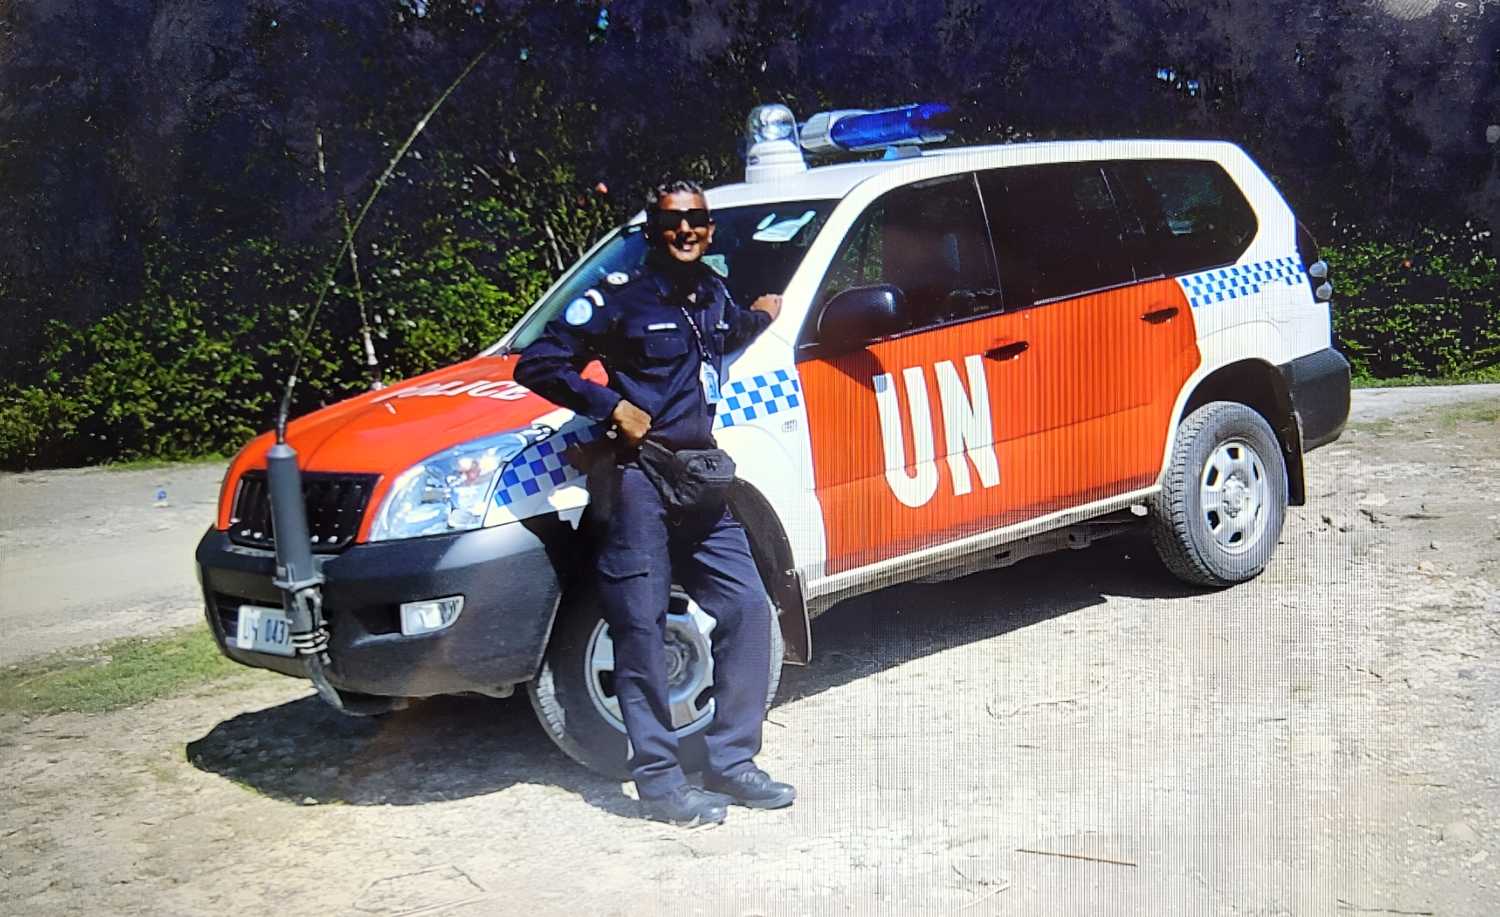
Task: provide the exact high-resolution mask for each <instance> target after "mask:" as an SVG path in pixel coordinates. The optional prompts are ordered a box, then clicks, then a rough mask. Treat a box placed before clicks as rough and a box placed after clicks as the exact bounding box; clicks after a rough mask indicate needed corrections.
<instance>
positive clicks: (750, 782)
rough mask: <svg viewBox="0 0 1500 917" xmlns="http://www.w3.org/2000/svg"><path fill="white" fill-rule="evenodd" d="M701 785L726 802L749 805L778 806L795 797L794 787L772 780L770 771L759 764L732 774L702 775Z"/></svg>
mask: <svg viewBox="0 0 1500 917" xmlns="http://www.w3.org/2000/svg"><path fill="white" fill-rule="evenodd" d="M703 788H704V789H705V790H708V791H709V792H710V793H713V794H716V795H718V796H720V797H724V798H726V799H727V800H728V801H729V802H733V803H735V804H737V805H742V806H748V807H749V808H752V809H780V808H782V807H784V806H789V805H791V804H792V800H794V799H796V798H797V788H796V787H794V786H792V785H791V784H790V783H778V782H776V781H775V780H772V779H771V775H770V774H768V773H766V772H765V771H763V770H761V769H760V768H758V767H752V768H750V769H749V770H747V771H744V772H743V773H739V774H735V775H734V776H733V777H713V776H708V777H704V778H703Z"/></svg>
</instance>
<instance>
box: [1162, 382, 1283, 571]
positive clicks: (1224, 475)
mask: <svg viewBox="0 0 1500 917" xmlns="http://www.w3.org/2000/svg"><path fill="white" fill-rule="evenodd" d="M1286 501H1287V479H1286V462H1285V461H1284V460H1283V458H1282V455H1281V446H1280V443H1279V442H1278V441H1277V439H1276V434H1275V433H1273V432H1272V431H1271V427H1270V425H1269V424H1267V423H1266V421H1265V418H1263V417H1261V416H1260V414H1258V413H1256V412H1255V411H1254V410H1252V409H1251V408H1249V407H1246V406H1245V405H1243V404H1237V403H1234V402H1229V401H1214V402H1210V403H1209V404H1206V405H1204V406H1203V407H1201V408H1198V409H1197V410H1196V411H1194V412H1193V413H1192V414H1190V415H1188V417H1187V418H1186V419H1184V420H1183V421H1182V423H1181V424H1180V425H1179V426H1178V428H1177V441H1176V444H1175V445H1174V446H1173V449H1172V461H1171V465H1170V467H1169V468H1168V469H1167V476H1166V479H1165V481H1164V482H1163V485H1162V489H1161V492H1160V493H1158V494H1157V495H1156V497H1155V498H1154V499H1153V501H1152V507H1151V509H1152V513H1151V516H1152V532H1151V534H1152V541H1153V542H1154V543H1155V545H1156V552H1157V554H1159V555H1160V556H1161V559H1162V562H1163V563H1164V564H1165V565H1166V567H1167V569H1168V570H1170V571H1171V572H1172V574H1173V575H1175V576H1176V577H1177V578H1178V579H1181V580H1183V581H1185V582H1188V583H1192V584H1194V585H1198V586H1214V587H1223V586H1231V585H1234V584H1235V583H1242V582H1245V581H1246V580H1249V579H1252V578H1254V577H1255V576H1257V575H1258V574H1259V573H1260V572H1261V571H1262V570H1264V569H1265V567H1266V564H1267V563H1268V562H1269V561H1270V559H1271V554H1272V553H1273V552H1274V551H1275V550H1276V543H1277V541H1278V539H1279V538H1280V537H1281V526H1282V523H1283V522H1284V521H1285V519H1286Z"/></svg>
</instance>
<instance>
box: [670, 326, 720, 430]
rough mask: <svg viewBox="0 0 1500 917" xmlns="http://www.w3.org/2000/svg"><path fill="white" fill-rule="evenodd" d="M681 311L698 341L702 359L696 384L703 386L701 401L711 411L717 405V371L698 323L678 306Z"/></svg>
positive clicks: (718, 396) (718, 394)
mask: <svg viewBox="0 0 1500 917" xmlns="http://www.w3.org/2000/svg"><path fill="white" fill-rule="evenodd" d="M678 308H679V309H681V310H682V317H683V318H685V319H687V323H688V327H689V328H691V329H693V337H695V338H697V339H698V353H699V354H700V355H701V356H702V357H703V359H702V361H701V362H699V364H698V383H699V384H700V385H702V386H703V400H704V402H706V403H707V404H708V406H709V408H710V411H712V408H713V406H714V405H716V404H718V403H719V400H720V393H719V371H718V370H717V369H714V364H713V360H711V359H709V356H708V344H707V343H705V342H704V340H703V332H701V331H699V330H698V323H697V322H695V321H693V317H692V316H691V315H690V314H688V310H687V307H686V306H678Z"/></svg>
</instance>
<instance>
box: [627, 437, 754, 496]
mask: <svg viewBox="0 0 1500 917" xmlns="http://www.w3.org/2000/svg"><path fill="white" fill-rule="evenodd" d="M637 462H638V463H639V464H640V466H641V471H642V472H644V473H645V475H646V478H647V480H649V481H650V482H651V484H652V486H654V487H655V488H656V492H657V493H658V494H661V502H662V505H664V506H665V507H666V508H667V510H668V511H669V512H672V513H677V514H685V513H699V512H707V511H709V510H714V509H719V508H721V507H723V505H724V503H725V501H727V500H728V499H729V485H731V484H733V483H734V459H732V458H730V457H729V453H727V452H725V451H724V450H723V449H678V450H677V451H675V452H674V451H672V450H671V449H668V448H667V447H666V446H663V445H662V444H661V443H658V442H654V441H652V440H650V439H644V440H641V451H640V455H639V456H638V457H637Z"/></svg>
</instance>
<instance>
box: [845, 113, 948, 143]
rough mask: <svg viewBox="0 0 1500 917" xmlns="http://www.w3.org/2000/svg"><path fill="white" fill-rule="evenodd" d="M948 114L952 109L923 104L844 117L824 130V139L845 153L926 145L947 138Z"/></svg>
mask: <svg viewBox="0 0 1500 917" xmlns="http://www.w3.org/2000/svg"><path fill="white" fill-rule="evenodd" d="M952 113H953V109H952V108H951V107H950V106H948V105H944V104H943V103H942V102H923V103H920V104H917V105H903V106H901V107H900V108H886V109H882V110H880V111H871V112H863V113H860V114H849V115H844V116H843V117H841V118H838V119H837V120H835V121H834V122H833V124H832V125H831V126H830V127H829V128H828V139H829V140H830V141H832V142H833V143H834V144H836V145H837V146H839V147H841V148H843V149H846V150H873V149H880V148H882V147H888V146H895V145H896V144H901V143H930V142H934V141H938V140H943V139H945V138H946V137H947V136H948V127H949V125H950V124H951V123H952V118H951V117H950V116H951V115H952Z"/></svg>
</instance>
